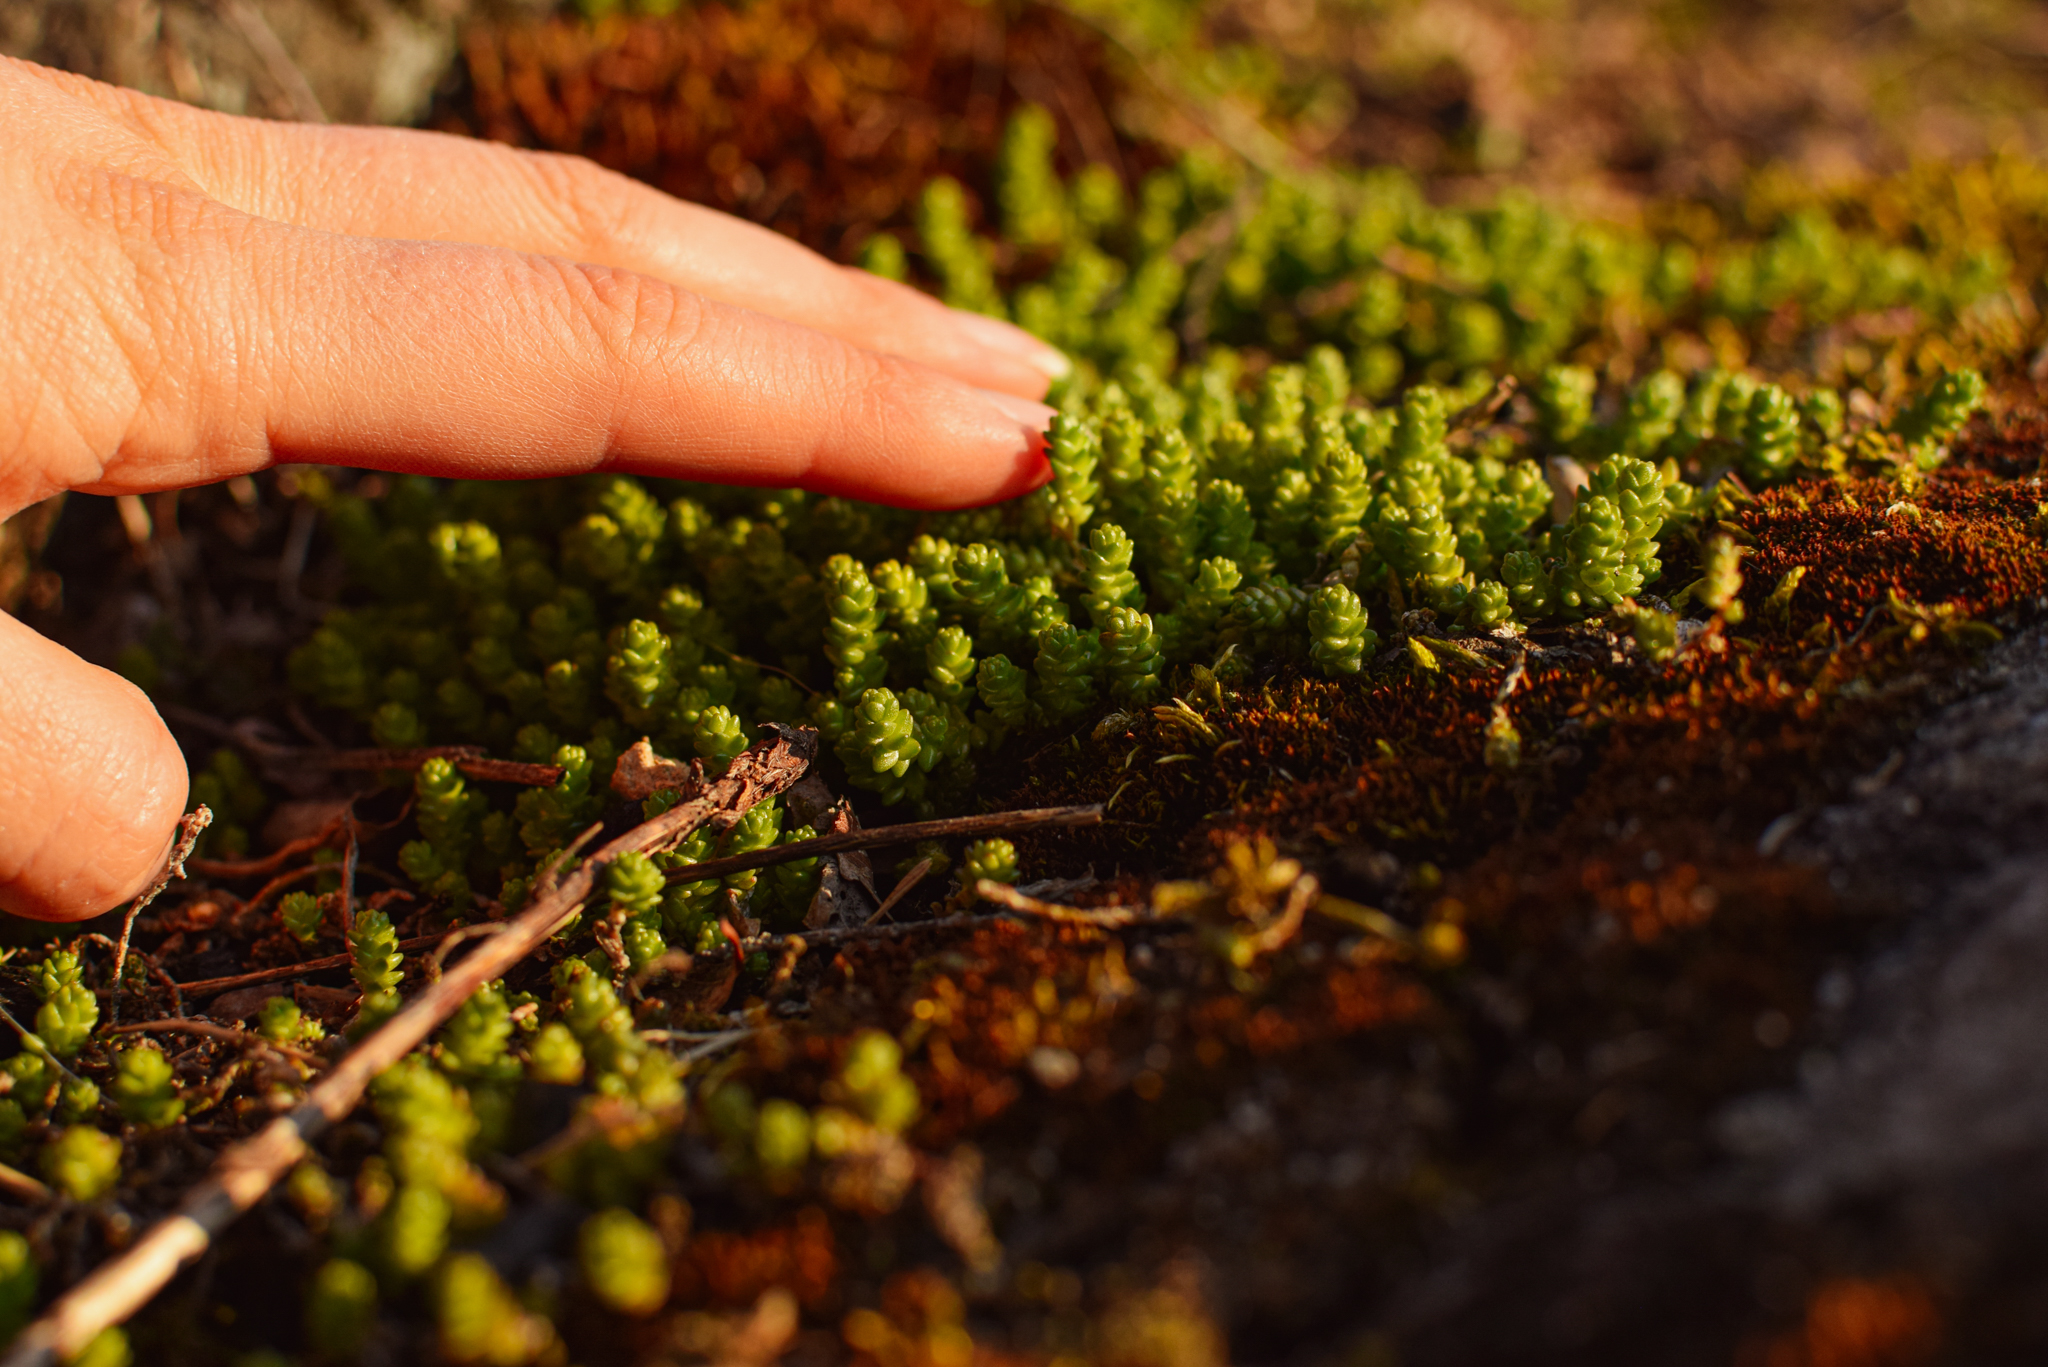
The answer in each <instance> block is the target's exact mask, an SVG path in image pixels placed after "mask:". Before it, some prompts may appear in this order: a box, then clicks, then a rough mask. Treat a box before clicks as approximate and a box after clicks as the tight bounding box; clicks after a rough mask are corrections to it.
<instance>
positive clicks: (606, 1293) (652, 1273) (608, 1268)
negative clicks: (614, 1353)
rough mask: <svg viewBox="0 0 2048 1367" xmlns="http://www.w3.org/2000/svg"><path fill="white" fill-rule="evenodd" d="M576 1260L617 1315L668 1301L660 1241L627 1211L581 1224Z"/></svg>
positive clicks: (611, 1212)
mask: <svg viewBox="0 0 2048 1367" xmlns="http://www.w3.org/2000/svg"><path fill="white" fill-rule="evenodd" d="M783 1104H784V1105H789V1104H790V1103H787V1102H785V1103H783ZM799 1114H801V1111H799ZM806 1123H808V1122H806ZM799 1161H801V1160H799ZM576 1259H577V1265H578V1266H579V1267H580V1268H581V1269H582V1271H583V1279H584V1280H585V1281H586V1282H587V1283H589V1285H590V1289H591V1290H592V1291H593V1292H595V1293H596V1295H597V1298H598V1299H599V1300H601V1301H603V1302H604V1303H605V1304H606V1305H608V1306H610V1307H611V1308H612V1309H614V1310H616V1311H618V1312H620V1313H621V1314H625V1315H633V1316H644V1315H651V1314H653V1313H654V1312H655V1311H657V1310H659V1309H661V1307H662V1304H663V1303H664V1302H665V1301H667V1300H668V1291H669V1267H668V1252H667V1250H666V1249H664V1248H663V1247H662V1243H661V1236H660V1235H659V1234H657V1233H655V1231H654V1230H653V1228H652V1227H650V1226H649V1225H648V1224H646V1223H645V1222H644V1221H642V1220H641V1219H639V1218H638V1217H637V1216H635V1215H634V1214H633V1213H632V1212H631V1211H629V1210H622V1209H619V1208H617V1207H613V1208H612V1209H610V1210H601V1211H599V1212H598V1213H597V1214H595V1215H593V1216H591V1217H590V1218H589V1219H587V1220H585V1221H584V1222H583V1227H582V1228H581V1229H580V1230H578V1231H577V1234H576Z"/></svg>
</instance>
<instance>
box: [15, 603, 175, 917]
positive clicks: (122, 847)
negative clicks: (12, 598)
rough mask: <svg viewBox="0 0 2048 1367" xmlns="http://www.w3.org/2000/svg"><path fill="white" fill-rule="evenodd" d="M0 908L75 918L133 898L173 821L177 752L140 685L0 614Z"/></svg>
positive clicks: (171, 833)
mask: <svg viewBox="0 0 2048 1367" xmlns="http://www.w3.org/2000/svg"><path fill="white" fill-rule="evenodd" d="M0 623H4V626H0V659H4V661H5V664H6V666H7V669H6V673H7V676H8V677H7V688H6V704H7V705H6V707H5V709H4V711H5V716H4V719H0V745H4V746H5V748H6V750H7V752H8V754H9V755H10V756H11V757H12V763H11V765H10V766H9V768H10V772H9V775H8V779H7V781H6V783H5V784H0V910H5V911H8V912H11V913H13V914H14V915H16V916H22V917H26V918H28V919H30V920H37V921H81V920H86V919H89V918H91V917H93V916H97V915H100V914H101V913H102V912H105V911H107V910H109V909H111V908H113V907H115V906H118V905H119V904H121V903H122V902H124V901H127V900H128V899H130V898H133V897H135V896H137V895H138V894H139V893H140V892H141V891H142V890H143V889H144V888H145V887H147V886H148V885H149V883H150V881H151V880H152V879H153V878H154V877H155V876H156V874H157V872H158V870H160V869H161V868H162V867H163V862H164V859H165V857H166V855H167V854H168V853H169V850H170V845H171V841H172V840H173V839H174V838H175V835H176V829H177V824H178V819H179V817H180V816H182V815H183V814H184V810H185V799H186V796H187V792H188V783H187V775H186V769H185V757H184V755H183V753H182V752H181V751H180V750H179V748H178V743H177V741H176V740H175V739H173V738H172V736H171V733H170V731H169V729H168V728H166V727H165V726H164V724H163V720H162V718H160V717H159V716H158V715H157V712H156V708H155V707H154V706H152V705H151V703H150V701H149V699H148V697H147V696H145V695H144V694H143V692H142V690H140V689H138V688H136V687H135V686H134V685H133V684H131V683H129V682H128V681H127V680H125V679H123V678H120V677H119V676H118V675H115V674H113V673H111V672H110V671H108V670H104V669H100V668H99V667H97V666H95V665H90V664H87V663H86V662H85V661H84V660H81V659H79V658H78V657H77V656H75V655H73V654H71V653H70V652H69V651H67V650H64V649H63V648H62V647H61V646H58V645H56V644H55V643H53V642H50V641H48V640H46V639H44V638H43V637H41V636H39V635H37V634H36V633H35V632H32V631H30V630H29V629H28V628H26V627H23V626H21V625H20V624H19V623H16V622H14V621H13V620H12V619H11V618H0Z"/></svg>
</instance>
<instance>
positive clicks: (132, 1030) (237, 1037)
mask: <svg viewBox="0 0 2048 1367" xmlns="http://www.w3.org/2000/svg"><path fill="white" fill-rule="evenodd" d="M108 1033H110V1034H115V1035H132V1034H136V1033H146V1034H152V1035H203V1036H205V1037H206V1038H207V1039H218V1040H226V1041H228V1042H229V1043H231V1044H239V1045H241V1046H242V1047H243V1048H248V1047H250V1046H251V1045H254V1046H255V1047H257V1048H260V1049H274V1050H276V1051H277V1052H278V1053H280V1054H283V1055H285V1056H286V1057H288V1058H295V1059H297V1060H298V1061H299V1062H301V1063H310V1064H312V1065H313V1066H314V1067H316V1068H318V1067H324V1066H326V1063H327V1060H326V1059H324V1058H322V1057H320V1056H319V1055H318V1054H311V1053H308V1052H306V1051H305V1050H304V1049H295V1048H293V1047H292V1046H291V1045H289V1044H279V1043H278V1042H277V1041H276V1040H273V1039H269V1038H267V1037H265V1036H263V1035H258V1034H255V1033H253V1032H252V1031H248V1030H237V1029H235V1028H234V1027H233V1026H231V1025H215V1024H214V1023H213V1022H212V1021H189V1020H161V1021H140V1022H137V1023H136V1024H134V1025H116V1026H114V1027H112V1028H111V1030H109V1032H108Z"/></svg>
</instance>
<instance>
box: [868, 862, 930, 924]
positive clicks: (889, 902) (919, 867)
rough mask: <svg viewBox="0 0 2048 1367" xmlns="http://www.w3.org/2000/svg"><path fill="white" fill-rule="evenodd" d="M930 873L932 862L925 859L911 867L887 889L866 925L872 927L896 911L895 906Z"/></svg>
mask: <svg viewBox="0 0 2048 1367" xmlns="http://www.w3.org/2000/svg"><path fill="white" fill-rule="evenodd" d="M931 871H932V861H931V860H930V859H928V858H927V859H920V860H918V861H917V863H916V864H915V865H914V866H912V868H911V870H910V872H909V873H906V874H904V875H903V878H902V880H901V881H900V882H898V883H897V884H896V886H895V887H893V888H891V889H889V895H888V896H887V897H884V898H883V899H882V905H880V906H878V907H876V908H875V914H874V915H873V916H870V917H868V919H867V924H868V925H873V924H874V923H875V922H877V921H879V920H881V919H882V918H883V917H884V916H887V915H888V914H889V913H890V912H892V911H894V910H895V909H896V904H897V903H898V902H900V901H902V900H903V899H904V898H905V897H906V896H908V895H909V893H910V890H911V889H912V888H914V887H916V886H917V885H918V884H919V883H920V882H922V881H924V876H925V875H926V874H928V873H930V872H931Z"/></svg>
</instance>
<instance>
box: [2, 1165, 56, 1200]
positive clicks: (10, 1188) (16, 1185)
mask: <svg viewBox="0 0 2048 1367" xmlns="http://www.w3.org/2000/svg"><path fill="white" fill-rule="evenodd" d="M0 1191H5V1192H8V1193H10V1194H12V1195H15V1196H19V1197H21V1198H22V1199H23V1200H24V1201H34V1202H35V1203H36V1204H38V1205H40V1204H42V1203H43V1202H44V1201H47V1200H49V1199H50V1189H49V1188H48V1187H46V1186H44V1185H43V1184H42V1183H41V1182H38V1181H37V1180H36V1179H35V1178H33V1177H30V1176H29V1175H28V1174H27V1173H25V1172H23V1171H22V1170H21V1169H19V1168H10V1167H8V1166H7V1165H6V1164H5V1163H0Z"/></svg>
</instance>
